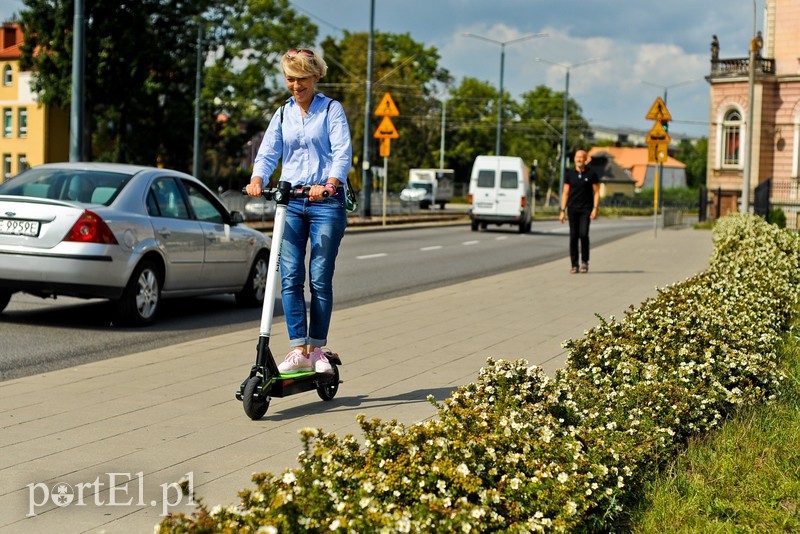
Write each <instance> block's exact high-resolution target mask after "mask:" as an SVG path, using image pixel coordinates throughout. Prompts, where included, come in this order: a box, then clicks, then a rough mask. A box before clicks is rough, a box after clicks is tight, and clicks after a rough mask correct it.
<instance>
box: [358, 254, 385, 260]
mask: <svg viewBox="0 0 800 534" xmlns="http://www.w3.org/2000/svg"><path fill="white" fill-rule="evenodd" d="M384 256H388V254H387V253H385V252H381V253H380V254H367V255H365V256H356V259H357V260H371V259H373V258H383V257H384Z"/></svg>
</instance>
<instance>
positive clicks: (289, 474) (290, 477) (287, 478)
mask: <svg viewBox="0 0 800 534" xmlns="http://www.w3.org/2000/svg"><path fill="white" fill-rule="evenodd" d="M296 480H297V477H295V476H294V472H293V471H286V472H285V473H284V474H283V483H284V484H294V483H295V481H296Z"/></svg>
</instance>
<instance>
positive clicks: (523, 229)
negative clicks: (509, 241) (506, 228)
mask: <svg viewBox="0 0 800 534" xmlns="http://www.w3.org/2000/svg"><path fill="white" fill-rule="evenodd" d="M527 227H528V223H526V222H525V221H524V220H523V221H520V222H519V233H521V234H524V233H525V232H526V229H527Z"/></svg>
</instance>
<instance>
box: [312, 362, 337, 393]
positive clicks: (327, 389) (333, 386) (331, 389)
mask: <svg viewBox="0 0 800 534" xmlns="http://www.w3.org/2000/svg"><path fill="white" fill-rule="evenodd" d="M331 367H333V375H331V379H330V382H326V383H325V384H323V385H321V386H319V387H318V388H317V394H318V395H319V398H320V399H322V400H324V401H329V400H333V398H334V397H335V396H336V392H337V391H339V367H338V366H337V365H332V366H331Z"/></svg>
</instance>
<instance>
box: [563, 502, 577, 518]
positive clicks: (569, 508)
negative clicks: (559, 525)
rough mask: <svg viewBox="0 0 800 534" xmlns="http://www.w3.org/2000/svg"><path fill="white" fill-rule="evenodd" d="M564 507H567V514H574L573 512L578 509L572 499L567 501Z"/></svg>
mask: <svg viewBox="0 0 800 534" xmlns="http://www.w3.org/2000/svg"><path fill="white" fill-rule="evenodd" d="M565 508H566V509H567V515H575V512H577V511H578V505H577V504H575V503H574V502H572V501H567V505H566V507H565Z"/></svg>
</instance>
